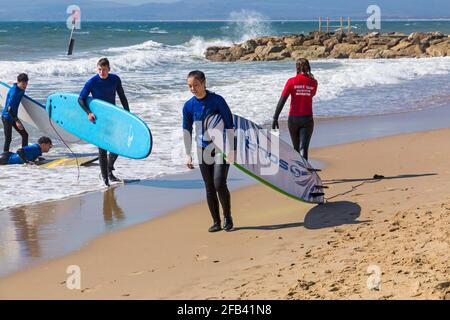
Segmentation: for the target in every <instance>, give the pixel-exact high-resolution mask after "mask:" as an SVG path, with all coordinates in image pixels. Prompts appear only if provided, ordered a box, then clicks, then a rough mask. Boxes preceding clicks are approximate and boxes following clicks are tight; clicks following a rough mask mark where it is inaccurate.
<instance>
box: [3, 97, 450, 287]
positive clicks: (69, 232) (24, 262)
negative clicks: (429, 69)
mask: <svg viewBox="0 0 450 320" xmlns="http://www.w3.org/2000/svg"><path fill="white" fill-rule="evenodd" d="M449 117H450V105H448V106H442V107H437V108H433V109H427V110H419V111H414V112H409V113H399V114H392V115H378V116H368V117H360V118H347V119H327V120H325V121H323V120H321V119H319V120H318V121H317V125H316V129H315V133H314V136H313V139H312V146H311V147H312V151H315V150H317V149H318V148H319V149H321V148H324V147H329V146H339V145H342V144H348V143H353V142H355V141H364V140H368V139H376V138H379V137H383V136H395V135H399V134H404V133H409V132H421V131H429V130H438V129H441V128H447V127H449V125H448V123H447V121H446V119H448V118H449ZM424 118H426V119H427V120H426V121H424V120H423V119H424ZM283 125H284V126H285V125H286V123H283V124H282V129H283ZM355 132H358V134H357V135H355V134H354V133H355ZM336 133H338V134H336ZM280 136H281V138H283V139H285V140H286V141H290V138H289V136H288V133H287V132H286V130H285V131H284V132H283V131H282V132H281V135H280ZM315 160H316V159H315V158H314V157H313V161H312V163H313V165H315V166H317V167H323V166H322V164H321V161H319V162H317V161H315ZM319 160H320V159H319ZM229 185H230V188H231V190H232V191H234V190H238V189H241V188H245V187H247V186H251V185H257V182H256V181H255V180H253V179H252V178H250V177H248V176H247V175H245V174H243V173H241V172H240V171H238V170H236V169H235V168H232V170H231V171H230V177H229ZM168 192H170V194H171V195H172V197H170V196H168V195H167V193H168ZM326 193H327V192H326ZM138 195H142V197H144V198H145V197H147V195H151V196H153V197H155V198H157V199H158V200H157V201H156V202H153V203H152V199H151V198H150V199H147V200H146V201H147V202H144V203H143V204H141V205H139V203H140V202H142V200H140V198H139V196H138ZM148 201H149V202H148ZM202 201H204V190H203V184H202V180H201V177H200V175H199V173H198V172H197V170H196V171H195V172H185V173H182V174H177V175H167V176H163V177H160V178H158V179H149V180H143V181H141V182H137V183H134V184H127V185H125V186H119V188H112V189H109V191H108V190H100V191H95V192H89V193H86V194H81V195H76V196H71V197H69V198H65V199H60V200H50V201H46V202H40V203H36V204H32V205H25V206H16V207H12V208H9V209H3V210H0V231H1V232H0V234H1V233H3V234H4V235H5V236H3V237H0V258H1V260H3V261H4V262H3V263H2V264H3V270H0V278H1V277H4V276H7V275H8V274H11V273H14V272H17V271H20V270H22V269H24V268H28V267H30V266H35V265H39V264H40V263H43V262H45V261H48V260H51V259H55V258H59V257H61V256H65V255H67V254H70V253H72V252H74V251H76V250H79V248H81V247H83V246H84V245H85V244H86V243H87V242H90V241H92V240H94V239H96V238H98V237H102V236H103V235H104V234H106V233H108V232H110V231H111V230H117V229H122V228H127V227H130V226H132V225H135V224H139V223H145V222H146V221H147V220H149V219H153V218H155V217H158V216H162V215H165V214H167V213H168V212H172V211H174V210H177V209H179V208H181V207H184V206H186V205H190V204H192V203H197V202H202ZM88 203H94V205H92V204H91V205H87V204H88ZM107 203H116V204H115V205H114V206H115V207H119V208H120V209H119V210H117V209H116V210H115V211H117V212H120V210H125V211H126V212H128V213H129V214H128V215H126V216H124V217H122V218H121V219H117V218H115V219H114V218H110V220H109V221H107V220H108V218H105V217H106V216H108V215H109V216H110V217H113V216H114V214H111V213H109V214H104V215H103V217H102V216H99V215H98V214H97V213H96V212H102V211H103V212H104V211H105V210H106V209H105V208H107V207H108V205H105V204H107ZM102 206H103V208H102ZM149 206H150V207H152V208H154V209H152V210H151V212H150V213H147V212H146V210H145V208H148V207H149ZM121 207H123V208H121ZM113 209H114V208H113V207H111V206H109V208H107V210H109V211H112V212H114V210H113ZM86 211H87V212H93V216H92V217H91V216H89V214H86ZM147 211H148V210H147ZM36 212H38V214H36ZM48 212H50V213H48ZM39 215H41V217H38V219H37V220H36V221H33V220H34V219H35V218H32V217H35V216H39ZM30 219H31V222H29V221H27V220H30ZM68 220H72V221H73V222H72V223H75V224H74V225H72V226H71V225H69V224H68ZM17 221H22V222H21V223H19V224H18V222H17ZM62 230H64V231H62ZM14 233H19V234H25V235H27V234H29V235H28V238H33V237H34V238H33V239H32V241H31V242H30V239H27V237H26V236H24V237H22V238H20V237H19V238H18V239H16V238H14V236H12V234H14ZM8 234H9V235H8ZM64 235H65V237H64ZM61 243H62V244H64V245H63V246H62V248H61ZM37 244H39V245H37ZM41 245H42V247H43V248H42V249H39V250H37V249H36V248H34V247H36V246H37V247H40V246H41ZM9 247H13V248H15V250H12V252H10V251H11V249H9V250H7V248H9ZM20 248H21V249H20ZM30 248H31V249H30ZM33 248H34V249H33ZM19 249H20V250H21V251H23V250H25V251H24V252H22V253H18V251H17V250H19ZM2 252H3V254H2ZM2 255H3V258H2V257H1V256H2ZM1 260H0V261H1ZM11 261H12V262H11Z"/></svg>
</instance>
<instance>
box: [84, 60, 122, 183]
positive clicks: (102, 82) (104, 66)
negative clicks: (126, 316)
mask: <svg viewBox="0 0 450 320" xmlns="http://www.w3.org/2000/svg"><path fill="white" fill-rule="evenodd" d="M109 71H110V66H109V60H108V59H107V58H102V59H100V60H99V61H98V62H97V72H98V74H97V75H95V76H94V77H92V78H91V79H89V80H88V82H86V84H85V85H84V88H83V90H82V91H81V93H80V97H79V98H78V103H79V104H80V106H81V107H82V108H83V110H84V111H85V112H86V114H87V118H88V119H89V121H91V122H92V123H95V120H96V117H95V115H94V114H93V113H92V111H91V110H90V109H89V106H88V105H87V100H86V99H87V97H88V96H89V94H92V98H94V99H100V100H103V101H106V102H109V103H111V104H114V105H115V104H116V92H117V94H118V95H119V98H120V103H121V104H122V107H123V108H124V109H125V110H127V111H130V107H129V106H128V100H127V98H126V96H125V92H124V91H123V87H122V81H121V80H120V78H119V77H118V76H117V75H115V74H112V73H109ZM111 125H114V124H113V123H112V124H111ZM98 155H99V161H100V169H101V172H102V178H103V182H104V183H105V185H106V186H109V181H113V182H114V181H120V180H119V179H118V178H117V177H115V176H114V174H113V170H114V163H115V161H116V160H117V157H118V155H117V154H114V153H109V156H108V155H107V151H106V150H104V149H101V148H98Z"/></svg>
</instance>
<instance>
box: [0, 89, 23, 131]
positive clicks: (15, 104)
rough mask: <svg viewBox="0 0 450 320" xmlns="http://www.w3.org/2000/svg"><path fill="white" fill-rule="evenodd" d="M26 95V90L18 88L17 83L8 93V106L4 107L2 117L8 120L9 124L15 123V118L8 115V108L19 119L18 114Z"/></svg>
mask: <svg viewBox="0 0 450 320" xmlns="http://www.w3.org/2000/svg"><path fill="white" fill-rule="evenodd" d="M24 94H25V90H22V89H20V88H19V87H18V86H17V83H14V84H13V86H12V87H11V89H9V91H8V95H7V97H6V104H5V105H4V108H3V112H2V117H3V118H5V119H6V120H8V121H9V122H13V120H14V119H13V118H12V117H11V115H10V114H9V113H8V108H9V107H11V113H12V114H13V115H14V116H15V117H16V118H17V113H18V112H19V105H20V101H21V100H22V97H23V96H24Z"/></svg>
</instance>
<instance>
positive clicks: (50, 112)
mask: <svg viewBox="0 0 450 320" xmlns="http://www.w3.org/2000/svg"><path fill="white" fill-rule="evenodd" d="M48 121H49V122H50V126H51V127H52V129H53V131H55V133H56V134H57V136H58V137H59V139H60V140H61V141H62V142H63V143H64V145H65V146H66V148H67V149H69V151H70V153H71V154H72V156H73V157H74V158H75V162H76V163H77V183H79V182H80V164H79V162H78V157H77V156H76V154H75V153H74V152H73V151H72V149H71V148H70V147H69V145H68V144H67V143H66V141H64V139H63V138H62V137H61V135H60V134H59V132H58V130H56V128H55V127H54V126H53V122H52V108H51V103H50V111H49V112H48Z"/></svg>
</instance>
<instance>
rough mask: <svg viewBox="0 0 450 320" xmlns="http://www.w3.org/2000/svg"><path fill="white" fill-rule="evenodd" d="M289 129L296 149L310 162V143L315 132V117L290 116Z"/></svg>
mask: <svg viewBox="0 0 450 320" xmlns="http://www.w3.org/2000/svg"><path fill="white" fill-rule="evenodd" d="M288 128H289V134H290V135H291V140H292V145H293V146H294V149H295V150H296V151H297V152H299V153H300V154H301V156H302V157H303V158H305V159H306V160H308V150H309V143H310V141H311V137H312V134H313V131H314V119H313V117H312V116H290V117H288Z"/></svg>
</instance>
